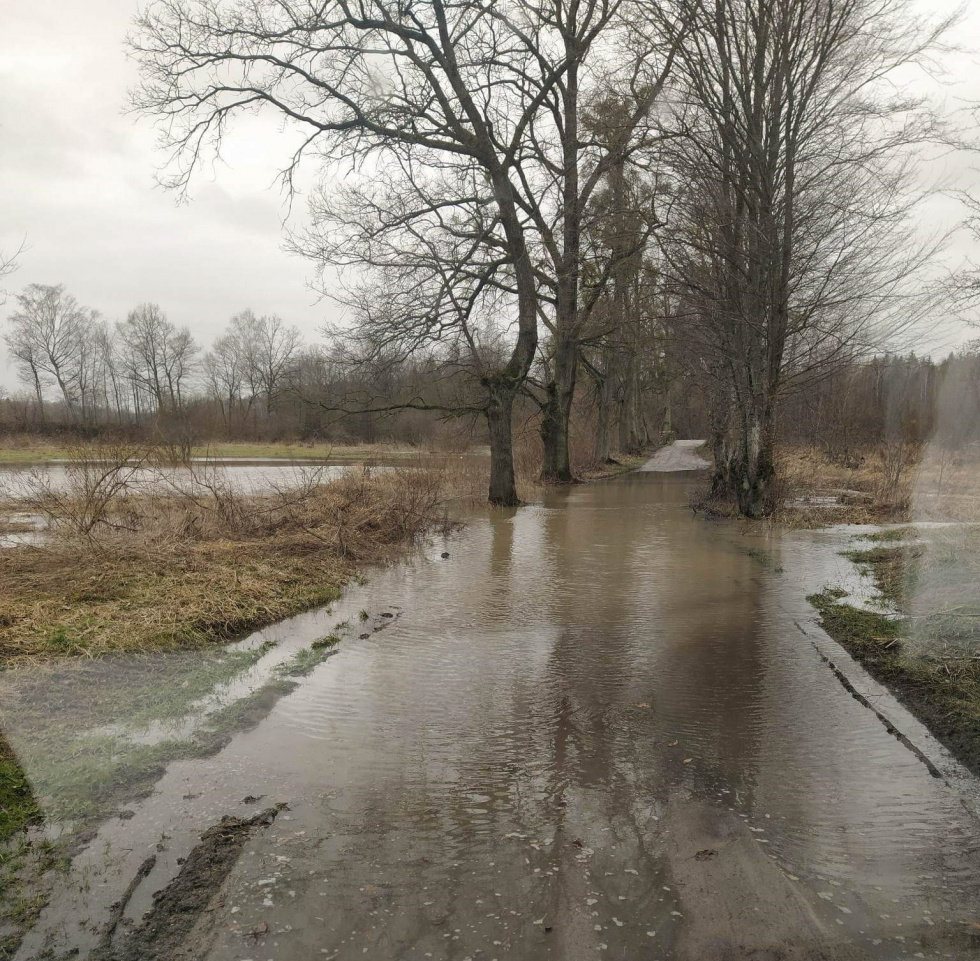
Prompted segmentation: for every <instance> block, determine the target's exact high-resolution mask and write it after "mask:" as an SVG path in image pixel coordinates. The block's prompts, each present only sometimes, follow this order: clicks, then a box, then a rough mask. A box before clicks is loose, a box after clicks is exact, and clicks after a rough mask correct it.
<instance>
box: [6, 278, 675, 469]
mask: <svg viewBox="0 0 980 961" xmlns="http://www.w3.org/2000/svg"><path fill="white" fill-rule="evenodd" d="M10 306H11V309H10V312H9V314H8V316H7V318H6V324H5V327H4V333H3V336H4V340H5V342H6V345H7V348H8V352H9V354H10V358H11V360H12V361H13V363H14V365H15V367H16V372H17V375H18V378H19V380H20V382H21V383H22V385H23V387H24V388H25V389H24V390H22V391H20V392H16V393H15V394H14V395H13V396H9V397H0V429H2V430H4V431H6V432H21V433H37V434H44V433H52V434H66V433H67V434H74V435H77V436H90V437H91V436H96V435H99V434H114V433H119V432H120V431H123V432H128V433H131V434H134V435H144V436H146V435H153V434H154V433H157V434H161V433H162V434H164V435H167V436H168V437H172V438H177V437H185V438H189V439H193V441H195V442H204V441H209V440H240V441H249V440H300V441H321V442H334V443H348V442H351V443H367V444H372V443H378V442H397V443H408V444H432V443H437V442H438V443H452V444H465V443H477V444H480V443H485V442H486V440H487V435H486V427H485V424H484V423H483V420H482V418H481V417H479V416H478V415H479V414H480V413H481V412H480V410H479V407H478V406H477V405H478V400H477V399H474V397H473V396H472V395H473V383H472V379H471V377H470V376H469V374H468V372H467V371H466V370H465V368H463V367H456V368H454V366H453V365H452V364H451V363H450V362H449V360H448V359H447V358H446V357H445V356H433V355H431V354H430V355H423V354H420V355H418V356H416V357H413V358H410V359H409V358H403V359H401V360H400V361H399V362H398V363H397V364H391V363H389V362H386V361H384V360H381V361H378V360H372V359H371V357H370V356H362V355H359V354H357V353H355V351H354V350H353V348H352V345H351V343H350V342H349V340H348V338H346V337H344V336H343V335H337V336H334V337H328V338H326V339H324V340H323V341H322V342H320V343H312V344H311V343H307V342H305V341H304V338H303V336H302V334H301V333H300V331H299V330H298V328H296V327H295V326H293V325H290V324H287V323H286V322H285V321H284V320H282V319H281V318H280V317H278V316H276V315H267V316H256V314H255V313H254V312H252V311H251V310H244V311H242V312H240V313H238V314H236V315H235V316H233V317H232V318H231V320H230V322H229V324H228V326H227V328H226V329H225V331H224V332H223V333H221V334H220V335H219V336H218V337H217V338H216V339H215V340H214V342H213V343H212V344H211V345H210V346H209V347H208V346H206V345H204V344H201V343H199V342H198V341H197V340H195V338H194V337H193V336H192V334H191V333H190V331H189V330H188V329H187V328H186V327H177V326H176V325H175V324H174V323H173V322H171V321H170V320H169V319H168V318H167V316H166V314H165V313H164V311H163V310H162V309H161V308H160V307H159V306H158V305H156V304H141V305H139V306H138V307H136V308H134V309H133V310H132V311H130V313H129V314H128V315H127V316H126V318H125V319H123V320H121V321H118V322H116V323H110V322H108V321H106V320H105V319H103V318H102V317H101V315H100V314H99V313H98V312H97V311H95V310H93V309H91V308H88V307H85V306H83V305H81V304H79V302H78V301H77V300H76V299H75V298H74V297H73V296H72V295H71V294H70V293H69V292H67V291H66V290H65V288H64V287H63V286H60V285H58V286H45V285H38V284H32V285H29V286H28V287H26V288H25V289H24V290H23V291H22V292H21V293H20V294H19V295H17V296H16V297H15V298H13V300H12V303H11V305H10ZM605 353H606V356H604V357H603V358H602V359H601V361H597V363H599V364H601V373H600V371H599V369H598V368H593V367H591V365H590V367H589V370H590V371H592V373H593V377H594V378H595V384H596V387H595V391H594V392H586V393H585V394H584V395H583V396H582V398H581V404H580V409H579V410H578V412H577V417H578V419H579V421H581V426H582V430H583V431H587V432H589V433H591V432H592V431H594V430H596V429H597V428H596V427H595V426H594V425H595V423H596V422H601V424H602V427H601V430H600V433H601V435H602V437H603V438H604V440H603V442H602V451H603V453H602V456H603V457H609V454H610V451H615V450H627V449H640V448H641V447H643V446H645V445H647V444H648V443H649V442H650V439H651V431H650V428H649V424H650V423H657V424H659V423H661V421H662V413H661V412H660V411H657V413H656V414H651V410H650V408H651V405H652V406H653V407H654V408H655V407H656V405H657V399H656V398H657V396H659V395H658V393H657V378H658V375H657V372H656V370H653V369H651V368H650V358H649V357H647V358H644V357H643V356H641V355H640V354H639V353H638V352H637V351H636V350H635V349H633V348H632V347H631V346H630V345H625V346H624V345H619V347H618V348H617V351H616V356H610V351H609V350H608V349H607V350H606V351H605ZM518 408H519V413H520V414H521V416H522V417H523V418H524V419H525V420H527V421H531V420H533V419H534V418H535V412H536V410H537V406H536V404H535V402H534V401H533V400H532V399H531V396H530V395H529V394H525V395H522V397H521V398H520V400H519V402H518ZM596 410H602V416H601V418H597V417H596V414H595V411H596ZM657 418H660V420H657ZM654 433H656V430H654ZM585 446H586V447H589V448H591V441H587V442H586V445H585Z"/></svg>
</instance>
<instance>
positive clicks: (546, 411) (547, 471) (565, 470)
mask: <svg viewBox="0 0 980 961" xmlns="http://www.w3.org/2000/svg"><path fill="white" fill-rule="evenodd" d="M553 364H554V368H553V373H552V378H551V380H550V382H549V383H548V385H547V388H546V390H547V395H546V399H545V404H544V407H543V408H542V416H541V441H542V444H543V445H544V463H543V465H542V467H541V480H542V481H543V482H544V483H546V484H570V483H572V480H573V477H572V467H571V461H570V459H569V454H568V432H569V431H568V427H569V421H570V420H571V415H572V398H573V397H574V395H575V374H576V371H577V368H578V343H577V341H576V340H574V339H572V338H561V339H560V340H559V341H558V345H557V348H556V350H555V356H554V359H553Z"/></svg>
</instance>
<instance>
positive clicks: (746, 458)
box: [734, 404, 776, 517]
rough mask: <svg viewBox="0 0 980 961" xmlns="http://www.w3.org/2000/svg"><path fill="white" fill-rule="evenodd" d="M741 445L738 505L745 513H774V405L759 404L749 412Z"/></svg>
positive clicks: (737, 464)
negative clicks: (772, 407)
mask: <svg viewBox="0 0 980 961" xmlns="http://www.w3.org/2000/svg"><path fill="white" fill-rule="evenodd" d="M744 421H745V423H744V427H743V435H742V449H741V451H740V452H739V457H738V459H737V461H736V464H735V478H734V479H735V482H736V488H735V489H736V496H737V497H738V509H739V511H740V512H741V513H742V514H743V515H745V516H746V517H765V516H766V515H768V514H771V513H772V510H773V507H774V506H775V504H774V498H773V493H774V491H773V485H774V481H775V478H776V468H775V459H774V446H775V444H774V442H775V425H774V423H773V416H772V410H771V405H769V404H763V405H762V406H761V409H760V407H759V406H757V405H752V407H751V408H750V409H749V410H748V411H747V412H746V414H745V417H744Z"/></svg>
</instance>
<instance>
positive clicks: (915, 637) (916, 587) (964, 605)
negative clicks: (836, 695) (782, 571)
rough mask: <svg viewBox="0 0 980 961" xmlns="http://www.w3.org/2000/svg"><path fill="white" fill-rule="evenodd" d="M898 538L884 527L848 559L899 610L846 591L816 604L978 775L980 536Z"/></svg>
mask: <svg viewBox="0 0 980 961" xmlns="http://www.w3.org/2000/svg"><path fill="white" fill-rule="evenodd" d="M905 536H906V539H908V536H909V535H908V533H907V532H906V534H905ZM889 545H892V546H889ZM893 545H894V535H891V534H890V533H887V534H884V535H882V536H881V538H880V539H879V540H878V542H877V544H876V545H875V546H874V547H872V548H870V549H863V550H855V551H850V552H848V556H849V557H850V558H851V559H852V560H853V561H854V562H855V563H857V564H858V565H859V566H861V567H863V568H864V569H865V570H866V571H867V572H868V573H869V574H870V575H871V576H872V577H873V579H874V582H875V584H876V586H877V587H878V590H879V591H880V594H881V599H882V601H883V602H886V603H887V604H888V605H890V606H893V607H894V609H896V610H897V611H898V615H897V616H893V615H890V614H886V613H882V612H879V611H875V610H866V609H863V608H859V607H856V606H854V605H853V604H849V603H847V602H846V599H845V598H846V595H845V594H844V593H843V592H842V591H839V590H833V589H828V590H825V591H823V592H821V593H819V594H814V595H812V596H811V597H810V598H809V601H810V603H811V604H812V605H813V606H814V607H815V608H816V610H817V611H818V612H819V614H820V623H821V625H822V626H823V628H824V629H825V630H826V631H827V633H828V634H829V635H830V636H831V637H832V638H833V639H834V640H835V641H837V642H838V643H839V644H841V646H843V647H844V648H845V649H846V650H847V651H848V652H849V653H850V654H851V656H852V657H854V659H855V660H857V661H858V662H859V663H860V664H861V665H863V666H864V667H865V669H866V670H867V671H868V673H869V674H871V675H872V676H873V677H875V678H876V679H877V680H879V681H881V682H882V683H883V684H885V685H887V686H888V687H889V688H891V689H892V690H893V691H894V693H895V694H896V695H897V697H898V699H899V700H900V701H902V703H903V704H904V705H905V706H906V707H907V708H908V709H909V710H910V711H911V712H912V713H913V714H914V715H915V716H916V717H918V718H919V720H921V721H922V722H923V723H924V724H925V725H926V727H928V728H929V730H930V731H931V732H932V733H933V735H934V736H935V737H936V738H937V739H938V740H939V741H940V742H941V743H942V744H943V745H945V746H946V748H948V749H949V751H950V752H951V753H952V754H953V755H954V756H955V757H957V758H958V759H959V760H960V761H961V762H962V763H963V764H964V765H965V766H966V767H967V768H969V769H970V770H971V771H972V772H973V773H974V774H977V775H980V653H978V652H980V644H978V642H980V597H978V592H977V586H978V584H980V577H978V574H980V564H978V557H980V553H978V548H980V535H978V533H977V532H976V531H975V530H973V529H962V528H953V529H946V530H938V531H932V532H930V539H929V541H928V542H924V541H922V540H921V539H919V540H917V541H915V542H913V543H911V544H909V543H906V544H903V545H902V546H893Z"/></svg>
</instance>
